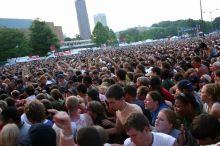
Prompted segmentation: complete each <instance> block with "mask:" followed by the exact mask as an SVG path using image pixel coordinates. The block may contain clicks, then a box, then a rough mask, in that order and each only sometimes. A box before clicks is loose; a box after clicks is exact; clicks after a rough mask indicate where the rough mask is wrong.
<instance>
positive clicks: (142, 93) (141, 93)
mask: <svg viewBox="0 0 220 146" xmlns="http://www.w3.org/2000/svg"><path fill="white" fill-rule="evenodd" d="M148 91H149V88H148V87H147V86H140V87H138V89H137V98H138V99H140V100H142V101H144V100H145V98H146V96H147V93H148Z"/></svg>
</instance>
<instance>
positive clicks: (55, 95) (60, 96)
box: [50, 89, 63, 100]
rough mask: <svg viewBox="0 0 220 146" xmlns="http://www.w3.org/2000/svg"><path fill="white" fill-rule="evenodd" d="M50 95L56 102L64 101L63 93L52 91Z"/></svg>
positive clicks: (56, 90)
mask: <svg viewBox="0 0 220 146" xmlns="http://www.w3.org/2000/svg"><path fill="white" fill-rule="evenodd" d="M50 95H51V96H52V97H53V98H54V99H55V100H59V99H62V98H63V96H62V94H61V92H60V91H59V90H58V89H52V90H51V91H50Z"/></svg>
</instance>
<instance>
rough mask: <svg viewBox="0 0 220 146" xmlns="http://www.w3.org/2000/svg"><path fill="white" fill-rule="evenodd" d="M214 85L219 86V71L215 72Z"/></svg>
mask: <svg viewBox="0 0 220 146" xmlns="http://www.w3.org/2000/svg"><path fill="white" fill-rule="evenodd" d="M214 79H215V83H218V84H220V70H217V71H215V78H214Z"/></svg>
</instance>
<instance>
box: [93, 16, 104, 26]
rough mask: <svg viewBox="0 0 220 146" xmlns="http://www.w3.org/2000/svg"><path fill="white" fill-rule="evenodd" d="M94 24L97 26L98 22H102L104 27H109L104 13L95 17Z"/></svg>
mask: <svg viewBox="0 0 220 146" xmlns="http://www.w3.org/2000/svg"><path fill="white" fill-rule="evenodd" d="M94 22H95V25H96V23H97V22H100V23H102V25H103V26H107V20H106V16H105V14H103V13H99V14H96V15H94Z"/></svg>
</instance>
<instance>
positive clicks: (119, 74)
mask: <svg viewBox="0 0 220 146" xmlns="http://www.w3.org/2000/svg"><path fill="white" fill-rule="evenodd" d="M116 75H117V77H118V79H119V80H121V81H125V80H126V75H127V72H126V71H125V70H124V69H119V70H117V71H116Z"/></svg>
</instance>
